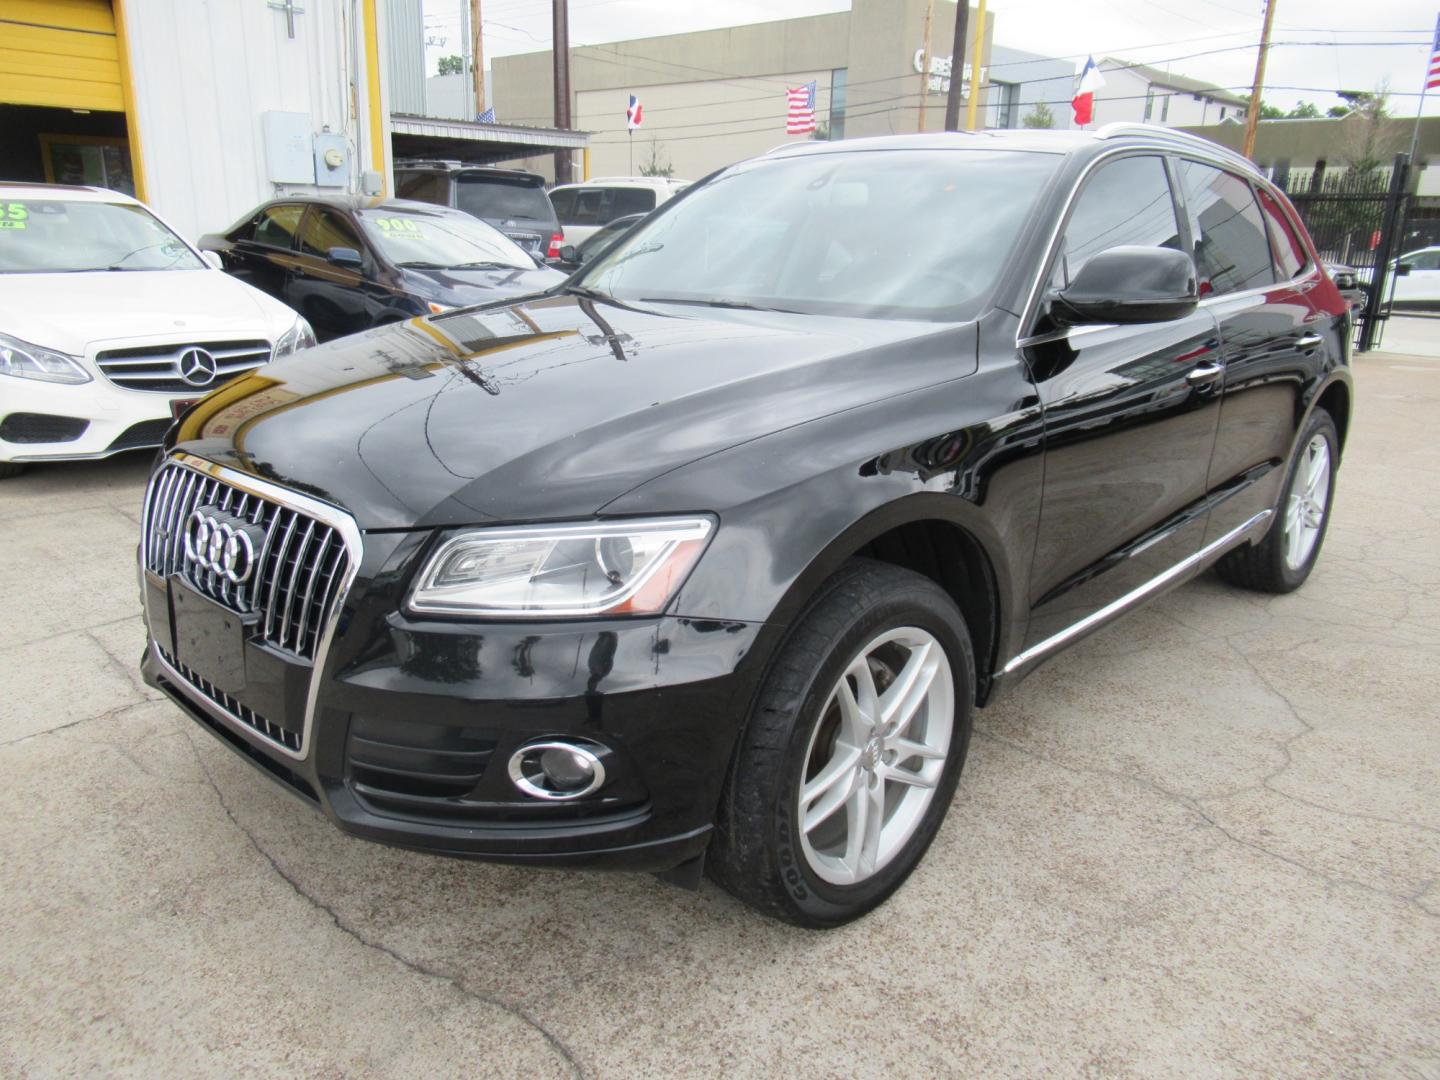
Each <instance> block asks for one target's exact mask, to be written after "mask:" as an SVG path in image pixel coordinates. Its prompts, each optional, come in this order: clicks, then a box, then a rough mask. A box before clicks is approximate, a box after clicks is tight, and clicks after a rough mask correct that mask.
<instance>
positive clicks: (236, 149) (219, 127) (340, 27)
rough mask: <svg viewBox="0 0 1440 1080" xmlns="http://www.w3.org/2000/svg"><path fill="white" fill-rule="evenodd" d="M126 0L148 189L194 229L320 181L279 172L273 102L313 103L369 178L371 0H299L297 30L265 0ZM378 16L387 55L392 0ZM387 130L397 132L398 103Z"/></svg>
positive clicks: (319, 125)
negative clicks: (272, 176) (367, 25)
mask: <svg viewBox="0 0 1440 1080" xmlns="http://www.w3.org/2000/svg"><path fill="white" fill-rule="evenodd" d="M122 2H123V3H124V6H125V17H126V23H127V30H128V38H129V48H130V62H131V70H132V72H133V77H134V83H135V98H136V110H135V111H136V113H137V114H138V121H139V128H140V133H141V152H142V153H143V155H144V160H145V172H146V184H147V196H148V199H149V202H150V203H151V204H152V205H153V206H154V207H155V208H156V209H157V210H158V211H159V212H160V213H161V214H163V215H164V216H165V217H167V218H168V219H169V220H170V221H171V222H172V223H173V224H174V225H176V226H177V227H178V228H179V229H180V230H181V231H182V232H184V233H185V234H186V235H187V236H188V237H190V238H191V239H194V238H195V237H197V236H198V235H200V234H201V233H205V232H212V231H215V230H219V229H223V228H225V227H226V226H228V225H230V224H231V223H233V222H234V221H235V220H236V219H237V218H239V217H240V216H241V215H242V214H244V213H245V212H246V211H248V210H250V209H251V208H252V207H254V206H255V205H257V204H258V203H260V202H262V201H264V200H266V199H269V198H272V197H274V196H275V195H276V194H277V193H284V192H294V191H304V190H308V189H307V186H306V185H300V184H288V185H283V186H282V185H276V184H273V183H271V182H270V180H269V179H268V176H269V172H268V168H267V164H266V158H265V144H264V141H263V135H262V127H261V124H262V121H261V115H262V114H263V113H264V112H266V111H270V110H278V111H284V112H297V113H306V114H308V115H309V117H310V124H311V130H312V132H316V133H318V132H320V131H322V130H324V129H325V128H326V127H328V128H329V130H330V131H331V132H334V133H338V134H341V135H343V136H344V137H345V139H346V143H347V146H348V150H349V154H350V157H351V165H352V168H351V176H352V184H351V186H352V188H353V187H356V186H358V181H359V177H360V174H361V172H362V171H363V170H364V169H367V168H369V167H370V164H371V161H372V156H371V150H370V145H369V137H368V131H369V129H368V126H367V95H366V77H365V71H364V62H365V48H364V37H363V32H364V9H365V4H364V2H363V0H310V2H308V3H301V4H297V7H303V8H304V12H303V13H299V12H297V13H296V14H295V15H294V22H295V36H294V38H291V37H289V36H288V34H287V23H286V16H285V13H284V12H283V11H278V10H275V9H272V8H270V7H268V6H267V5H266V4H265V3H263V2H242V0H122ZM377 2H378V0H377ZM378 21H379V23H380V24H381V26H380V33H381V38H380V48H381V55H382V56H383V55H384V47H385V41H384V29H385V27H384V25H383V24H384V22H385V19H384V10H383V7H382V9H381V13H380V17H379V20H378ZM381 67H382V69H383V64H382V65H381ZM352 80H353V82H354V93H353V94H352V93H351V82H352ZM382 111H385V110H383V109H382ZM383 131H384V138H383V140H382V141H383V142H384V143H388V141H389V134H388V133H389V124H388V112H387V119H386V121H385V123H384V125H383ZM387 153H388V149H387ZM324 190H328V191H335V190H336V189H335V188H333V187H332V188H326V189H324Z"/></svg>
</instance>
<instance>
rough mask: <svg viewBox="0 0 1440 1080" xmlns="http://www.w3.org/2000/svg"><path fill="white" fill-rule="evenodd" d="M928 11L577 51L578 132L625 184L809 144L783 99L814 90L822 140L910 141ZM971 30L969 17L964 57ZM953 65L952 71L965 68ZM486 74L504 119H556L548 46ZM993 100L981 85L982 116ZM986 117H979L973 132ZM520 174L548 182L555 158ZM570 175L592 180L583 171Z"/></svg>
mask: <svg viewBox="0 0 1440 1080" xmlns="http://www.w3.org/2000/svg"><path fill="white" fill-rule="evenodd" d="M925 7H926V3H925V0H854V2H853V3H852V5H851V9H850V10H849V11H845V12H837V13H834V14H828V15H814V16H809V17H805V18H799V19H785V20H781V21H777V22H768V23H756V24H751V25H747V26H734V27H726V28H724V29H719V30H705V31H699V32H696V33H690V34H675V35H670V36H667V37H655V38H643V39H639V40H635V41H625V42H615V43H612V44H605V45H594V46H588V47H582V48H573V49H571V59H570V72H571V85H572V93H573V95H574V100H573V103H572V114H573V116H572V126H573V127H575V128H577V129H580V130H583V131H587V132H590V133H591V137H590V141H589V146H590V150H589V157H590V161H589V173H590V175H592V176H616V175H629V174H632V173H635V172H639V171H640V170H641V168H642V166H650V165H652V164H655V165H660V166H662V167H664V166H668V167H670V168H671V169H672V170H673V175H675V176H677V177H681V178H685V179H692V180H693V179H699V178H700V177H702V176H704V175H706V174H707V173H709V172H712V171H713V170H715V169H717V168H719V167H721V166H722V165H726V164H729V163H730V162H733V161H738V160H740V159H742V158H746V157H752V156H754V155H756V154H763V153H764V152H765V151H767V150H770V149H771V148H773V147H775V146H778V145H781V144H783V143H785V142H788V141H793V140H795V139H808V138H810V136H808V135H792V136H787V135H786V134H785V114H786V107H787V102H786V96H785V91H786V89H787V88H788V87H794V86H801V85H804V84H806V83H810V82H814V83H815V88H816V94H815V113H816V120H817V122H818V123H819V125H820V127H821V132H820V137H826V136H829V137H833V138H839V137H842V136H844V137H853V136H857V135H881V134H890V133H895V132H911V131H915V130H916V129H917V127H918V125H919V122H920V106H921V100H922V98H921V82H922V75H921V68H922V65H921V57H920V54H921V52H922V50H923V45H924V20H925ZM955 10H956V8H955V3H954V2H953V0H936V3H935V14H934V22H933V25H932V28H931V42H932V64H931V72H932V74H931V75H930V77H929V78H928V79H927V80H925V81H926V82H927V84H928V85H927V87H926V92H925V95H924V99H923V100H924V105H925V124H926V128H927V130H930V131H936V130H939V129H940V128H942V127H943V126H944V113H945V90H946V87H947V86H948V83H949V79H948V75H949V72H950V70H951V67H952V64H951V58H950V56H949V54H950V46H951V43H952V39H953V37H954V33H955ZM977 22H978V13H977V12H976V11H975V10H974V9H972V10H971V12H970V21H969V27H970V42H971V43H970V44H969V45H967V48H966V55H967V56H969V55H971V52H972V50H973V42H974V36H975V26H976V24H977ZM993 31H994V22H993V20H988V19H987V22H986V26H985V30H984V38H983V42H984V50H983V53H982V72H983V71H984V70H985V69H986V68H987V67H988V65H989V55H990V44H991V41H992V40H993ZM953 66H954V68H956V69H957V70H958V69H959V68H960V66H961V65H960V64H959V63H955V64H954V65H953ZM966 70H967V72H968V65H966ZM1016 70H1019V71H1025V70H1026V68H1025V67H1023V66H1020V67H1017V68H1016ZM1069 70H1071V71H1073V67H1071V68H1069ZM492 72H493V74H492V93H493V103H494V106H495V113H496V117H497V119H498V120H499V121H500V122H501V123H503V124H549V123H552V122H553V120H554V106H553V98H552V92H551V85H552V83H551V55H550V52H549V51H548V50H546V51H544V52H535V53H525V54H523V55H519V56H505V57H499V58H497V59H496V60H495V61H494V63H493V67H492ZM1052 74H1053V73H1052ZM1030 75H1033V69H1031V70H1030V74H1029V75H1027V77H1030ZM966 85H968V80H967V84H966ZM990 92H991V93H992V94H994V92H995V91H994V88H991V90H990ZM631 94H635V95H636V96H637V97H638V98H639V99H640V102H641V104H642V105H643V106H644V109H645V118H644V124H643V126H642V127H641V128H640V129H639V130H638V131H636V132H635V133H634V135H633V136H632V135H629V134H627V132H626V127H625V108H626V105H627V104H628V103H629V97H630V95H631ZM1010 96H1011V97H1013V96H1014V95H1010ZM985 98H986V89H985V88H982V90H981V93H980V99H979V102H978V105H979V106H980V107H982V108H983V106H984V105H985ZM1007 100H1008V97H1007ZM1055 111H1056V112H1057V113H1058V112H1059V111H1060V110H1055ZM1066 112H1068V110H1066ZM1006 115H1007V116H1008V117H1010V118H1011V119H1012V120H1013V123H1012V124H1010V125H1007V126H1014V125H1015V124H1018V122H1019V116H1018V110H1009V111H1007V113H1006ZM985 120H986V115H985V114H984V113H983V112H982V113H981V115H980V117H979V121H978V122H977V127H978V126H984V122H985ZM632 153H633V163H634V164H633V168H632V165H631V161H632V157H631V155H632ZM526 164H527V166H528V167H530V168H534V169H535V170H536V171H538V172H542V173H544V174H545V175H547V176H549V175H552V163H551V161H550V160H549V159H548V158H541V157H537V158H531V159H529V160H528V161H527V162H526ZM575 175H576V177H577V178H579V177H581V176H583V175H584V165H583V163H582V162H580V161H577V163H576V169H575Z"/></svg>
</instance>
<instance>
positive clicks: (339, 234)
mask: <svg viewBox="0 0 1440 1080" xmlns="http://www.w3.org/2000/svg"><path fill="white" fill-rule="evenodd" d="M200 247H201V248H203V249H204V250H206V251H214V252H216V253H218V254H219V256H220V259H221V262H222V263H223V264H224V267H225V269H226V270H227V271H229V272H230V273H231V274H233V275H235V276H236V277H238V278H240V279H241V280H242V281H245V282H248V283H249V284H251V285H254V286H255V287H256V288H257V289H261V290H263V291H264V292H267V293H269V294H270V295H271V296H274V297H275V298H277V299H279V300H283V301H284V302H285V303H287V304H289V305H290V306H291V307H292V308H294V309H295V310H296V311H298V312H300V313H301V314H302V315H304V316H305V318H306V319H307V320H309V322H310V325H311V326H312V327H314V329H315V335H316V337H318V338H319V339H320V340H321V341H328V340H330V339H331V338H337V337H343V336H344V335H346V334H354V333H357V332H359V331H361V330H368V329H369V328H370V327H372V326H382V325H384V324H386V323H394V322H401V321H402V320H405V319H409V318H412V317H414V316H416V315H436V314H439V313H440V312H443V311H448V310H450V309H451V308H456V307H465V306H468V305H471V304H479V303H484V302H485V301H488V300H502V299H505V298H507V297H510V296H518V295H521V294H524V293H533V292H538V291H540V290H542V289H546V288H549V287H551V286H553V285H555V284H556V283H557V282H559V281H560V280H562V278H563V275H562V274H560V273H559V272H558V271H555V270H552V269H549V268H548V267H546V266H544V265H543V264H541V263H538V262H537V261H536V260H535V259H534V258H533V257H532V256H530V255H528V254H526V253H525V252H524V251H522V250H521V249H520V248H519V247H518V246H516V244H515V243H514V242H513V241H511V240H509V239H508V238H507V237H505V236H504V235H503V234H501V233H500V232H499V231H497V230H496V229H494V228H492V227H491V226H489V225H487V224H485V223H484V222H483V221H479V220H477V219H476V218H473V217H471V216H470V215H469V214H466V213H462V212H461V211H459V210H451V209H449V208H448V207H443V206H432V205H430V204H429V203H421V202H410V201H408V200H404V199H388V200H386V199H373V198H364V197H357V196H334V197H325V198H313V197H312V198H300V197H291V198H286V199H277V200H275V201H274V202H268V203H265V204H264V205H263V206H260V207H258V208H257V209H256V210H254V211H252V212H251V213H249V214H247V215H246V216H245V217H244V218H243V219H242V220H241V221H239V222H237V223H236V224H235V225H234V226H232V227H231V228H230V229H229V230H227V231H226V232H224V233H221V234H215V233H211V234H210V235H207V236H203V237H201V238H200Z"/></svg>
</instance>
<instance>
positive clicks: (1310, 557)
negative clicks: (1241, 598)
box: [1215, 409, 1340, 593]
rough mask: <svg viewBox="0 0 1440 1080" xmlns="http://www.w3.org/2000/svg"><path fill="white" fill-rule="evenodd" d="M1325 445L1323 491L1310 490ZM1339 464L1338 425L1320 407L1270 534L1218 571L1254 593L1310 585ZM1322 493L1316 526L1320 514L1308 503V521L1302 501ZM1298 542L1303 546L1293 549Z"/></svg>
mask: <svg viewBox="0 0 1440 1080" xmlns="http://www.w3.org/2000/svg"><path fill="white" fill-rule="evenodd" d="M1322 443H1323V445H1324V454H1325V477H1324V479H1323V481H1322V482H1321V483H1320V485H1319V488H1317V489H1316V490H1314V491H1311V492H1305V491H1304V490H1303V488H1304V485H1305V484H1306V482H1307V476H1308V475H1311V474H1310V473H1309V472H1308V470H1311V469H1313V468H1314V464H1313V463H1314V460H1315V454H1316V448H1317V447H1318V446H1319V445H1321V444H1322ZM1339 461H1340V437H1339V434H1338V433H1337V432H1336V430H1335V421H1334V420H1332V419H1331V418H1330V414H1329V413H1328V412H1326V411H1325V410H1324V409H1316V410H1315V411H1314V412H1313V413H1311V414H1310V420H1309V422H1308V423H1307V424H1306V425H1305V429H1304V431H1303V432H1302V433H1301V435H1300V438H1299V439H1298V440H1297V442H1296V451H1295V457H1294V459H1293V460H1292V461H1291V462H1290V468H1289V470H1288V471H1287V472H1286V474H1285V486H1284V487H1283V488H1282V489H1281V491H1280V500H1279V502H1278V503H1276V506H1275V519H1274V523H1273V524H1272V525H1271V526H1270V531H1269V532H1267V533H1266V534H1265V538H1264V539H1263V540H1261V541H1260V542H1259V543H1257V544H1246V545H1245V546H1244V547H1240V548H1236V549H1235V550H1234V551H1232V552H1230V553H1229V554H1228V555H1226V556H1225V557H1224V558H1222V559H1221V560H1220V561H1219V562H1218V563H1216V564H1215V571H1216V573H1218V574H1219V575H1220V577H1221V578H1222V579H1223V580H1225V581H1227V582H1229V583H1230V584H1231V585H1238V586H1239V587H1240V588H1242V589H1251V590H1253V591H1255V592H1267V593H1288V592H1293V591H1295V590H1296V589H1298V588H1299V587H1300V586H1301V585H1303V584H1305V579H1306V578H1308V577H1309V576H1310V571H1311V570H1313V569H1314V568H1315V560H1316V559H1318V558H1319V557H1320V549H1321V547H1323V546H1324V543H1325V533H1326V531H1327V530H1328V529H1329V527H1330V511H1331V508H1332V507H1333V506H1334V504H1335V469H1336V466H1337V465H1338V464H1339ZM1320 490H1323V492H1324V502H1323V505H1321V506H1320V507H1319V510H1318V526H1315V525H1314V524H1313V523H1314V522H1315V519H1316V516H1317V515H1316V514H1315V513H1314V512H1313V511H1314V507H1313V502H1312V503H1310V504H1308V507H1309V510H1310V513H1309V516H1308V518H1305V515H1306V512H1307V503H1306V502H1305V501H1303V500H1304V499H1306V498H1308V497H1310V496H1314V495H1318V494H1319V491H1320ZM1297 500H1300V501H1297ZM1297 515H1300V516H1297ZM1302 519H1304V520H1306V521H1308V522H1309V523H1310V524H1306V527H1305V529H1304V530H1303V533H1304V536H1303V537H1302V539H1301V540H1300V541H1296V540H1295V536H1296V532H1297V527H1298V524H1299V523H1301V521H1302ZM1296 544H1298V545H1299V547H1298V548H1297V547H1295V546H1293V545H1296ZM1297 555H1298V556H1299V557H1297Z"/></svg>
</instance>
